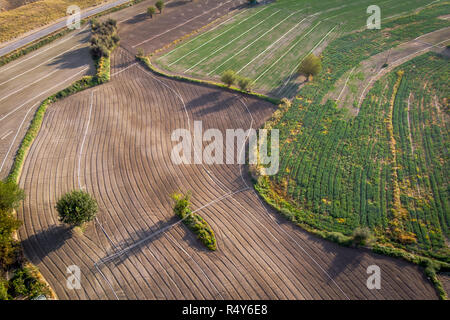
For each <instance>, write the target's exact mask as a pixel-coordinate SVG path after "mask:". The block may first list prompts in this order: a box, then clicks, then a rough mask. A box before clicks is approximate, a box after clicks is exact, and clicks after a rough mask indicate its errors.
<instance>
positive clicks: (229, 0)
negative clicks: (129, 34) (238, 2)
mask: <svg viewBox="0 0 450 320" xmlns="http://www.w3.org/2000/svg"><path fill="white" fill-rule="evenodd" d="M231 1H233V0H228V1H227V2H225V3H221V4H220V5H218V6H217V7H214V8H212V9H210V10H208V11H205V12H203V13H202V14H199V15H198V16H195V17H193V18H191V19H189V20H187V21H185V22H183V23H181V24H179V25H177V26H175V27H173V28H170V29H169V30H166V31H164V32H162V33H160V34H158V35H156V36H154V37H151V38H149V39H147V40H144V41H142V42H139V43H138V44H135V45H134V46H132V48H136V47H137V46H140V45H141V44H144V43H147V42H149V41H151V40H153V39H156V38H158V37H160V36H162V35H164V34H166V33H168V32H170V31H173V30H175V29H178V28H179V27H181V26H184V25H185V24H186V23H189V22H191V21H192V20H195V19H197V18H198V17H201V16H203V15H205V14H207V13H209V12H211V11H213V10H216V9H217V8H220V7H222V6H223V5H225V4H227V3H229V2H231Z"/></svg>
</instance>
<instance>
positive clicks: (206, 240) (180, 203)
mask: <svg viewBox="0 0 450 320" xmlns="http://www.w3.org/2000/svg"><path fill="white" fill-rule="evenodd" d="M190 197H191V194H190V193H189V192H188V193H187V194H186V195H184V196H183V195H182V194H180V193H174V194H172V195H171V198H172V200H173V201H174V207H173V211H174V213H175V214H176V215H177V216H178V217H180V218H181V219H182V220H183V222H184V223H185V224H186V226H187V227H188V228H189V229H191V230H192V231H193V232H194V233H195V234H196V235H197V238H198V239H199V240H200V241H201V242H202V243H203V244H204V245H205V246H206V247H207V248H208V249H209V250H212V251H214V250H216V249H217V244H216V237H215V235H214V231H213V230H212V228H211V227H210V225H209V224H208V223H207V222H206V221H205V219H203V218H202V217H200V216H199V215H198V214H195V213H192V211H191V209H190V205H191V202H190Z"/></svg>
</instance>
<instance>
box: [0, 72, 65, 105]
mask: <svg viewBox="0 0 450 320" xmlns="http://www.w3.org/2000/svg"><path fill="white" fill-rule="evenodd" d="M57 71H59V69H56V70H54V71H53V72H50V73H49V74H47V75H46V76H45V77H42V78H40V79H37V80H36V81H34V82H32V83H30V84H28V85H26V86H24V87H21V88H20V89H17V90H16V91H13V92H11V93H10V94H7V95H6V96H4V97H2V98H1V99H0V101H3V100H5V99H6V98H8V97H10V96H12V95H13V94H16V93H18V92H20V91H22V90H24V89H26V88H28V87H30V86H32V85H33V84H35V83H37V82H39V81H41V80H42V79H45V78H48V77H50V76H51V75H52V74H54V73H55V72H57Z"/></svg>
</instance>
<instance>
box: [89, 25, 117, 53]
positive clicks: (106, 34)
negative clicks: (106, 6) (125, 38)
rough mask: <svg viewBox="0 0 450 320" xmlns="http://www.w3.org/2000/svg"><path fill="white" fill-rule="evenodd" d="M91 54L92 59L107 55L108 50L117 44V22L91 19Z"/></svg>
mask: <svg viewBox="0 0 450 320" xmlns="http://www.w3.org/2000/svg"><path fill="white" fill-rule="evenodd" d="M91 28H92V37H91V54H92V56H93V57H94V59H100V58H101V57H109V54H110V52H111V51H112V50H113V49H114V48H115V47H116V46H117V45H118V44H119V41H120V38H119V36H118V35H117V33H116V32H117V22H116V20H113V19H108V20H106V21H105V22H98V21H97V20H95V19H92V20H91Z"/></svg>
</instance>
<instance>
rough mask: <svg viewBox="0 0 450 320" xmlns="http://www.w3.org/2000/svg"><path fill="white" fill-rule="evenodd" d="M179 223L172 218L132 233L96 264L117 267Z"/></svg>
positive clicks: (176, 219)
mask: <svg viewBox="0 0 450 320" xmlns="http://www.w3.org/2000/svg"><path fill="white" fill-rule="evenodd" d="M177 221H180V219H179V218H178V217H176V216H173V217H172V218H170V219H169V220H166V221H158V222H157V223H156V224H154V225H153V226H152V227H151V228H150V229H148V230H137V231H135V232H134V233H132V234H130V236H129V237H128V238H127V239H124V240H123V241H121V242H119V243H117V244H116V247H117V248H116V249H111V251H109V252H108V253H107V255H106V256H105V257H104V258H103V259H100V261H98V262H97V264H99V265H100V264H104V263H108V264H113V265H114V266H116V267H117V266H119V265H121V264H122V263H124V262H125V261H126V260H128V258H129V257H131V256H133V255H136V254H137V253H138V252H140V251H142V249H143V248H144V247H146V246H148V245H149V244H151V243H153V242H154V241H156V240H158V239H160V238H161V237H162V236H163V235H164V234H165V233H166V232H168V231H169V230H170V226H171V225H173V224H174V223H176V222H177ZM121 251H123V252H122V254H118V255H117V256H116V257H113V258H111V259H110V258H109V257H110V256H112V255H114V254H116V253H118V252H121Z"/></svg>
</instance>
